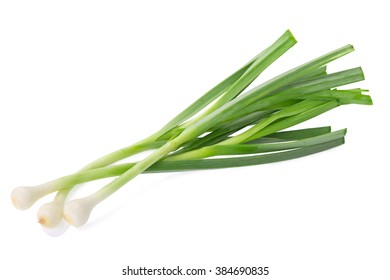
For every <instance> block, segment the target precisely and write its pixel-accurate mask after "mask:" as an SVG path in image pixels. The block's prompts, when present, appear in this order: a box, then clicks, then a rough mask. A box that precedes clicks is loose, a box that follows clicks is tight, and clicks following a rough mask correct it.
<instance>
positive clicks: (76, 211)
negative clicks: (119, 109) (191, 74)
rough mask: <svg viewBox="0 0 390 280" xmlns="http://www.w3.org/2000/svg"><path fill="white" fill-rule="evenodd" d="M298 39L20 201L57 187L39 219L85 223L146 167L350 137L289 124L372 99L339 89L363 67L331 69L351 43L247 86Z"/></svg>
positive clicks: (260, 154)
mask: <svg viewBox="0 0 390 280" xmlns="http://www.w3.org/2000/svg"><path fill="white" fill-rule="evenodd" d="M295 43H296V40H295V38H294V37H293V35H292V34H291V32H290V31H286V32H285V33H284V34H283V35H282V36H281V37H280V38H279V39H277V40H276V41H275V42H274V43H273V44H272V45H271V46H269V47H268V48H266V49H265V50H264V51H262V52H261V53H260V54H258V55H257V56H255V57H254V58H253V59H251V60H250V61H249V62H248V63H247V64H245V65H244V66H243V67H241V68H240V69H239V70H237V71H236V72H235V73H233V74H232V75H231V76H229V77H228V78H226V79H225V80H223V81H222V82H220V83H219V84H218V85H216V86H215V87H214V88H212V89H211V90H210V91H208V92H207V93H206V94H204V95H203V96H202V97H200V98H199V99H198V100H196V101H195V102H194V103H193V104H192V105H190V106H189V107H188V108H186V109H185V110H184V111H182V112H181V113H180V114H179V115H177V116H176V117H175V118H173V119H172V120H171V121H170V122H168V123H167V124H166V125H165V126H163V127H162V128H161V129H160V130H159V131H157V132H156V133H154V134H153V135H151V136H149V137H147V138H145V139H143V140H141V141H139V142H137V143H136V144H133V145H131V146H128V147H125V148H123V149H120V150H117V151H115V152H113V153H110V154H108V155H106V156H103V157H101V158H99V159H97V160H95V161H93V162H91V163H90V164H88V165H86V166H85V167H84V168H82V169H81V170H80V171H78V172H76V173H74V174H70V175H67V176H64V177H61V178H59V179H56V180H53V181H50V182H47V183H44V184H42V185H39V186H33V187H19V188H16V189H14V191H13V192H12V195H11V197H12V201H13V203H14V205H15V206H16V208H18V209H27V208H29V207H30V206H32V205H33V204H34V203H35V202H36V201H37V200H38V199H40V198H41V197H43V196H45V195H47V194H50V193H53V192H57V194H56V196H55V198H54V200H53V201H51V202H49V203H46V204H44V205H43V206H42V207H41V208H40V209H39V210H38V220H39V222H40V223H41V224H42V225H43V226H45V227H55V226H56V225H58V224H59V223H60V221H61V220H62V218H63V217H64V218H65V221H66V222H68V223H69V224H71V225H74V226H81V225H83V224H85V223H86V222H87V220H88V218H89V216H90V213H91V211H92V209H93V208H94V207H95V206H96V205H97V204H99V203H100V202H101V201H103V200H104V199H106V198H107V197H109V196H110V195H111V194H113V193H114V192H116V191H117V190H119V189H120V188H121V187H122V186H124V185H125V184H126V183H128V182H129V181H130V180H132V179H133V178H134V177H136V176H137V175H139V174H140V173H149V172H177V171H182V170H202V169H215V168H228V167H238V166H248V165H257V164H264V163H271V162H277V161H283V160H289V159H294V158H298V157H303V156H307V155H310V154H314V153H318V152H321V151H325V150H328V149H331V148H333V147H336V146H339V145H342V144H343V143H344V136H345V134H346V129H342V130H338V131H331V128H330V127H317V128H308V129H299V130H286V129H288V128H290V127H292V126H294V125H297V124H299V123H301V122H304V121H306V120H309V119H311V118H314V117H316V116H318V115H320V114H322V113H325V112H327V111H329V110H331V109H334V108H336V107H338V106H340V105H346V104H363V105H371V104H372V100H371V98H370V96H369V95H367V94H365V92H366V90H363V89H360V88H352V89H342V90H340V89H337V87H339V86H344V85H348V84H351V83H354V82H358V81H362V80H364V75H363V72H362V69H361V68H353V69H348V70H344V71H340V72H336V73H327V70H326V65H327V64H328V63H330V62H332V61H333V60H336V59H338V58H340V57H342V56H344V55H346V54H348V53H350V52H352V51H353V50H354V49H353V47H352V46H351V45H347V46H344V47H342V48H339V49H337V50H334V51H332V52H329V53H327V54H325V55H323V56H321V57H318V58H316V59H313V60H311V61H309V62H307V63H305V64H302V65H300V66H298V67H296V68H293V69H291V70H289V71H287V72H285V73H282V74H281V75H279V76H277V77H275V78H273V79H271V80H269V81H267V82H265V83H263V84H261V85H259V86H257V87H254V88H252V89H250V90H246V88H247V87H248V86H249V85H250V84H251V83H252V82H253V81H254V80H255V79H256V78H257V77H258V76H259V75H260V74H261V73H262V72H263V71H264V70H265V69H266V68H267V67H268V66H269V65H271V64H272V63H273V62H274V61H275V60H277V59H278V58H279V57H280V56H281V55H283V54H284V53H285V52H286V51H287V50H288V49H290V48H291V47H292V46H293V45H295ZM195 115H196V116H195ZM147 150H153V152H152V153H151V154H150V155H148V156H146V157H145V158H144V159H143V160H140V161H137V162H132V163H125V164H115V163H117V162H118V161H120V160H123V159H125V158H128V157H130V156H132V155H135V154H137V153H140V152H143V151H147ZM108 177H113V178H115V179H114V180H113V181H112V182H111V183H109V184H108V185H106V186H104V187H103V188H101V189H100V190H98V191H97V192H95V193H92V194H91V195H89V196H87V197H84V198H80V199H75V200H70V201H68V200H67V198H68V196H69V193H70V192H71V191H72V190H73V189H74V188H75V187H76V186H77V185H79V184H81V183H86V182H90V181H93V180H98V179H102V178H108Z"/></svg>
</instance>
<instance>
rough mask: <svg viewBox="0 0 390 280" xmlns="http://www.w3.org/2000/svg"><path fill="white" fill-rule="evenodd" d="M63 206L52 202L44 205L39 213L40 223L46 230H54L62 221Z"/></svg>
mask: <svg viewBox="0 0 390 280" xmlns="http://www.w3.org/2000/svg"><path fill="white" fill-rule="evenodd" d="M62 209H63V204H61V203H59V202H57V201H52V202H49V203H46V204H43V205H42V206H41V207H40V208H39V210H38V213H37V217H38V222H39V223H40V224H41V225H42V226H44V227H46V228H54V227H56V226H57V225H58V224H59V223H60V222H61V221H62Z"/></svg>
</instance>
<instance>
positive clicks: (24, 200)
mask: <svg viewBox="0 0 390 280" xmlns="http://www.w3.org/2000/svg"><path fill="white" fill-rule="evenodd" d="M41 197H42V195H41V191H40V190H39V189H37V188H35V187H17V188H15V189H14V190H13V191H12V194H11V200H12V203H13V204H14V206H15V207H16V208H18V209H20V210H25V209H28V208H30V207H31V206H32V205H33V204H34V203H35V202H36V201H37V200H38V199H39V198H41Z"/></svg>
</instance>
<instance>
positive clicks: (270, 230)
mask: <svg viewBox="0 0 390 280" xmlns="http://www.w3.org/2000/svg"><path fill="white" fill-rule="evenodd" d="M0 3H1V4H0V133H1V138H0V141H1V142H0V143H1V145H0V170H1V174H0V175H1V176H0V220H1V230H0V237H1V238H0V279H10V280H12V279H31V278H34V279H38V278H39V279H57V280H62V279H126V278H129V279H149V278H148V277H140V278H135V277H133V278H130V277H124V276H121V270H122V268H124V267H126V266H127V265H129V266H130V267H134V268H136V267H139V266H146V267H150V268H159V267H162V266H165V267H175V266H177V265H180V266H182V267H183V268H189V267H191V268H206V269H214V267H216V266H269V267H270V271H271V273H270V275H269V276H267V277H247V278H248V279H258V278H264V279H390V270H389V267H390V253H389V252H390V223H389V214H390V202H389V200H390V191H389V186H390V184H389V179H388V172H389V169H388V166H386V165H388V157H389V156H390V154H389V142H388V140H389V138H388V135H389V127H388V120H389V111H390V110H389V108H390V104H389V100H390V99H389V92H388V84H387V82H388V80H389V78H388V77H389V71H388V68H387V67H388V63H389V49H388V46H389V44H388V43H389V37H388V30H387V28H386V26H389V20H388V14H387V13H386V8H385V6H384V5H382V4H380V3H385V1H321V2H315V1H298V0H295V1H142V2H141V1H1V2H0ZM288 28H289V29H291V31H292V32H293V33H294V35H295V36H296V38H297V40H298V44H297V45H296V46H295V47H294V48H293V49H292V50H290V51H289V52H288V53H287V54H286V55H285V56H283V57H282V58H281V59H280V60H278V61H277V63H275V64H274V65H272V66H271V67H270V68H269V69H268V70H267V71H266V72H265V73H264V75H262V76H261V77H260V78H259V79H258V81H256V82H255V84H258V83H260V82H261V81H264V80H265V79H267V78H270V77H272V76H273V75H275V74H278V73H280V72H281V71H284V70H287V69H289V68H291V67H294V66H296V65H298V64H300V63H303V62H306V61H307V60H309V59H312V58H314V57H316V56H318V55H321V54H323V53H325V52H328V51H330V50H333V49H335V48H338V47H340V46H343V45H345V44H348V43H351V44H354V46H355V48H356V52H354V53H353V54H350V55H349V56H348V57H345V58H343V59H341V60H340V61H337V62H335V63H333V64H332V65H331V66H330V67H329V69H330V71H336V70H341V69H345V68H352V67H356V66H359V65H361V66H362V67H363V69H364V70H365V74H366V81H365V82H363V83H361V84H359V86H361V87H364V88H369V89H370V90H371V95H372V97H373V100H374V103H375V105H374V106H371V107H369V106H366V107H365V106H356V105H355V106H349V107H348V106H345V107H342V108H338V109H336V110H334V111H332V112H329V113H327V114H325V115H323V116H320V117H318V118H316V119H315V120H312V121H310V122H307V123H306V124H304V125H302V127H312V126H321V125H332V126H333V127H334V128H335V129H340V128H344V127H347V128H348V135H347V138H346V140H347V143H346V145H344V146H341V147H339V148H336V149H334V150H331V151H328V152H324V153H321V154H317V155H313V156H310V157H306V158H302V159H298V160H293V161H288V162H282V163H276V164H270V165H263V166H254V167H247V168H238V169H230V170H218V171H205V172H193V173H190V172H184V173H180V174H155V175H141V176H139V177H137V178H136V179H135V180H134V181H132V182H130V183H129V184H128V185H126V186H125V187H124V188H123V189H121V190H120V191H119V192H118V193H117V194H115V195H113V196H112V197H110V198H109V199H108V200H107V201H105V202H104V203H102V204H101V205H99V206H98V207H97V208H96V209H95V211H94V212H93V214H92V217H91V219H90V222H89V223H88V224H87V225H86V226H84V227H82V228H78V229H76V228H68V229H67V230H66V231H65V232H64V233H63V234H62V235H60V236H58V237H52V236H50V235H49V234H47V233H45V232H44V231H43V230H42V229H41V227H40V226H39V225H38V224H37V223H36V218H35V212H36V210H37V208H38V206H39V205H37V206H34V207H32V208H31V209H29V210H28V211H18V210H16V209H14V208H13V206H12V204H11V202H10V198H9V196H10V193H11V191H12V189H13V188H14V187H16V186H19V185H34V184H39V183H42V182H44V181H47V180H50V179H53V178H56V177H59V176H62V175H65V174H68V173H71V172H73V171H75V170H77V169H78V168H79V167H81V166H82V165H83V164H85V163H87V162H89V161H90V160H92V159H94V158H96V157H98V156H100V155H102V154H105V153H107V152H110V151H112V150H114V149H117V148H120V147H122V146H126V145H128V144H130V143H132V142H135V141H137V140H139V139H141V138H143V137H145V136H147V135H149V134H150V133H152V132H154V131H155V130H157V129H158V128H159V127H160V126H162V125H163V124H164V123H165V122H166V121H168V120H169V119H170V118H171V117H173V116H174V115H175V114H176V113H178V112H179V111H180V110H182V109H184V107H185V106H187V105H188V104H190V103H191V102H192V101H194V100H195V99H196V98H197V97H199V96H200V95H201V94H202V93H204V92H205V91H206V90H208V89H209V88H211V87H212V86H213V85H215V84H216V83H217V82H219V81H220V80H222V79H223V78H225V77H226V76H227V75H229V74H230V73H232V72H233V71H235V70H236V69H238V68H239V67H240V66H241V65H243V63H245V62H246V61H248V60H249V59H250V58H251V57H253V56H254V55H255V54H257V53H258V52H260V51H261V50H262V49H263V48H265V47H266V46H268V45H269V44H270V43H272V42H273V40H275V39H276V38H277V37H278V36H279V35H281V34H282V33H283V32H284V31H285V30H286V29H288ZM104 183H106V182H95V183H92V184H91V185H86V186H84V187H85V188H84V189H83V191H81V192H79V193H78V194H76V195H84V194H87V193H88V192H90V191H92V189H96V188H98V187H101V186H102V185H104ZM40 202H41V201H40ZM51 234H53V233H51ZM163 278H164V277H161V278H158V277H154V278H153V277H152V278H150V279H163ZM187 278H188V279H223V277H216V276H212V275H211V274H210V275H209V276H206V277H182V279H187ZM227 278H229V279H239V278H240V279H246V278H245V277H244V278H241V277H237V276H235V277H234V276H233V277H227ZM164 279H171V277H165V278H164Z"/></svg>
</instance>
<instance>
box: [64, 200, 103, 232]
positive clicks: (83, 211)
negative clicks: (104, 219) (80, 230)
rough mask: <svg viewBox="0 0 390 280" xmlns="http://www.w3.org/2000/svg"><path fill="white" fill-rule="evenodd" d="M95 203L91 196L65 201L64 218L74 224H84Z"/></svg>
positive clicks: (76, 225)
mask: <svg viewBox="0 0 390 280" xmlns="http://www.w3.org/2000/svg"><path fill="white" fill-rule="evenodd" d="M95 205H96V203H95V201H94V200H93V199H90V197H84V198H81V199H75V200H71V201H69V202H67V203H65V206H64V219H65V221H66V222H67V223H69V224H70V225H72V226H75V227H79V226H82V225H84V224H85V223H86V222H87V221H88V219H89V215H90V214H91V212H92V209H93V208H94V207H95Z"/></svg>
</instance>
